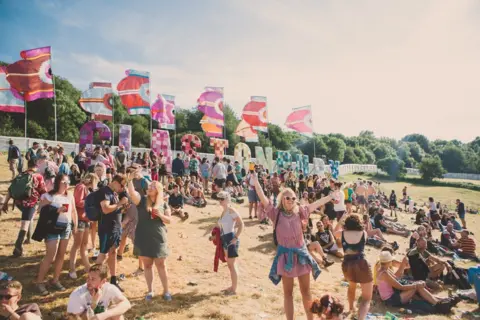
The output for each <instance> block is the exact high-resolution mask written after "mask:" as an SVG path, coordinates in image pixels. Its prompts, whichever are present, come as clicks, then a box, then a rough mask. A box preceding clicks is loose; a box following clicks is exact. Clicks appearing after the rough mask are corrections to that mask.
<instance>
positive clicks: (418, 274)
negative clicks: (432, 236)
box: [407, 237, 452, 288]
mask: <svg viewBox="0 0 480 320" xmlns="http://www.w3.org/2000/svg"><path fill="white" fill-rule="evenodd" d="M407 256H408V261H409V263H410V268H411V271H412V276H413V278H414V279H415V280H421V281H427V279H428V280H438V279H439V278H440V277H441V276H442V275H443V272H444V271H445V269H447V271H448V272H451V270H452V267H451V266H450V265H449V264H448V263H446V262H444V261H441V260H439V259H438V258H436V257H435V256H433V255H432V254H431V253H430V252H428V250H427V239H425V238H423V237H420V238H418V239H417V243H416V247H415V248H414V249H412V250H410V251H409V252H408V254H407ZM427 285H428V287H429V288H436V287H437V286H436V285H435V284H433V283H430V282H428V281H427Z"/></svg>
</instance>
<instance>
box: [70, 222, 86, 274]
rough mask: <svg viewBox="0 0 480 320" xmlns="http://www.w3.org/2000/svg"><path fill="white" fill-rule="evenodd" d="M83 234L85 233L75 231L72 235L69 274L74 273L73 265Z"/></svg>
mask: <svg viewBox="0 0 480 320" xmlns="http://www.w3.org/2000/svg"><path fill="white" fill-rule="evenodd" d="M87 232H88V231H87ZM84 233H85V231H77V232H76V233H74V234H73V245H72V247H71V248H70V272H75V264H76V262H77V251H78V249H79V248H80V246H81V244H82V241H83V234H84Z"/></svg>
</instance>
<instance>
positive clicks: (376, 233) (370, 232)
mask: <svg viewBox="0 0 480 320" xmlns="http://www.w3.org/2000/svg"><path fill="white" fill-rule="evenodd" d="M363 225H364V227H365V232H367V236H368V240H370V239H372V240H373V241H372V240H371V241H368V240H367V244H370V243H369V242H371V243H376V244H375V246H376V247H383V246H384V245H389V246H391V247H392V248H393V250H398V248H399V246H398V243H397V242H396V241H393V242H391V243H389V242H388V241H387V239H385V237H384V236H383V233H382V230H380V229H374V228H373V227H372V222H371V221H370V218H369V217H368V215H367V214H364V215H363Z"/></svg>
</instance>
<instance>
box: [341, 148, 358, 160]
mask: <svg viewBox="0 0 480 320" xmlns="http://www.w3.org/2000/svg"><path fill="white" fill-rule="evenodd" d="M342 163H361V162H360V160H359V159H358V157H357V155H356V154H355V149H353V148H352V147H348V146H347V148H346V149H345V157H344V159H343V162H342Z"/></svg>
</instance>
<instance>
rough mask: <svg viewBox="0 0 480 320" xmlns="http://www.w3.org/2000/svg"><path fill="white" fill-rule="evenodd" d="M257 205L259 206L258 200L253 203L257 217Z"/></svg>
mask: <svg viewBox="0 0 480 320" xmlns="http://www.w3.org/2000/svg"><path fill="white" fill-rule="evenodd" d="M257 207H258V202H255V203H254V204H253V210H254V213H255V218H257Z"/></svg>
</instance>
